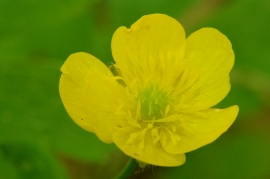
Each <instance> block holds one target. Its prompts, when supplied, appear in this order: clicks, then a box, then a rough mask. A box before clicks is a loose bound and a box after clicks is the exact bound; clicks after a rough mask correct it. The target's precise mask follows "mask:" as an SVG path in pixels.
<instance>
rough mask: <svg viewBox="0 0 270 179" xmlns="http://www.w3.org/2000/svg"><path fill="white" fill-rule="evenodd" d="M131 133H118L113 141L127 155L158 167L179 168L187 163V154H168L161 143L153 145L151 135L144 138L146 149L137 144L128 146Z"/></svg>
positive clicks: (148, 134)
mask: <svg viewBox="0 0 270 179" xmlns="http://www.w3.org/2000/svg"><path fill="white" fill-rule="evenodd" d="M129 135H130V133H123V132H116V133H115V134H114V135H113V141H114V143H115V144H116V145H117V147H118V148H120V149H121V150H122V151H123V152H124V153H125V154H126V155H128V156H131V157H132V158H135V159H137V160H139V161H142V162H145V163H147V164H152V165H156V166H167V167H169V166H179V165H182V164H184V163H185V161H186V156H185V154H170V153H168V152H166V151H165V150H164V149H163V148H162V147H161V146H160V144H159V143H157V144H153V142H152V141H151V135H150V133H147V134H146V135H145V138H144V140H145V141H144V142H145V146H144V149H140V148H139V145H137V144H126V141H127V140H128V138H129Z"/></svg>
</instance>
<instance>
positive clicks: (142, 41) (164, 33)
mask: <svg viewBox="0 0 270 179" xmlns="http://www.w3.org/2000/svg"><path fill="white" fill-rule="evenodd" d="M112 54H113V58H114V60H115V62H116V64H115V65H113V66H111V68H107V67H106V66H105V65H104V64H103V63H102V62H101V61H99V60H98V59H97V58H95V57H93V56H92V55H90V54H87V53H83V52H79V53H75V54H72V55H70V56H69V57H68V59H67V60H66V62H65V63H64V65H63V66H62V68H61V71H62V76H61V79H60V95H61V98H62V101H63V104H64V106H65V108H66V110H67V112H68V113H69V115H70V116H71V118H72V119H73V120H74V121H75V122H76V123H77V124H78V125H79V126H81V127H82V128H83V129H85V130H87V131H90V132H93V133H95V134H96V135H97V136H98V138H99V139H100V140H102V141H103V142H105V143H112V142H114V143H115V144H116V145H117V146H118V147H119V148H120V149H121V150H122V151H123V152H124V153H125V154H126V155H129V156H131V157H133V158H135V159H137V160H139V161H142V162H145V163H148V164H152V165H158V166H179V165H182V164H183V163H184V162H185V160H186V158H185V153H187V152H190V151H192V150H195V149H197V148H199V147H202V146H204V145H206V144H208V143H211V142H213V141H214V140H215V139H217V138H218V137H219V136H220V135H221V134H222V133H223V132H225V131H226V130H227V129H228V128H229V127H230V125H231V124H232V123H233V122H234V120H235V118H236V116H237V114H238V106H231V107H229V108H226V109H217V108H214V107H213V106H215V105H216V104H217V103H219V102H220V101H221V100H222V99H223V98H224V97H225V96H226V95H227V94H228V92H229V90H230V82H229V72H230V70H231V68H232V67H233V63H234V52H233V50H232V47H231V43H230V41H229V40H228V39H227V37H226V36H224V35H223V34H221V33H220V32H219V31H218V30H216V29H213V28H203V29H200V30H198V31H196V32H195V33H193V34H191V35H190V36H189V37H188V38H187V39H186V37H185V32H184V29H183V27H182V26H181V24H180V23H179V22H177V21H176V20H175V19H173V18H171V17H169V16H167V15H163V14H151V15H146V16H143V17H142V18H141V19H139V20H138V21H137V22H135V23H134V24H133V25H132V26H131V28H130V29H128V28H126V27H120V28H118V29H117V30H116V32H115V33H114V35H113V38H112Z"/></svg>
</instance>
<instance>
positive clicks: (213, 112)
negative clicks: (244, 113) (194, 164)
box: [164, 106, 239, 154]
mask: <svg viewBox="0 0 270 179" xmlns="http://www.w3.org/2000/svg"><path fill="white" fill-rule="evenodd" d="M238 111H239V108H238V106H231V107H229V108H226V109H207V110H205V111H202V112H201V114H199V113H197V114H189V115H187V114H186V115H183V118H182V120H181V121H182V122H181V124H180V126H181V127H179V128H178V129H177V132H176V133H177V134H178V135H179V136H180V138H181V140H180V141H179V142H178V143H177V144H176V145H174V144H173V143H172V142H169V143H168V144H167V145H166V146H165V147H164V148H165V150H166V151H168V152H169V153H173V154H178V153H187V152H190V151H192V150H195V149H197V148H199V147H202V146H204V145H206V144H209V143H211V142H213V141H214V140H216V139H217V138H218V137H219V136H220V135H221V134H223V133H224V132H225V131H226V130H227V129H228V128H229V127H230V126H231V125H232V123H233V122H234V120H235V118H236V116H237V114H238ZM202 114H203V115H202ZM200 116H208V118H205V117H200Z"/></svg>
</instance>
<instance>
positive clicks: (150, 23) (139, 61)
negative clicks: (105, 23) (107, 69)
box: [112, 14, 185, 86]
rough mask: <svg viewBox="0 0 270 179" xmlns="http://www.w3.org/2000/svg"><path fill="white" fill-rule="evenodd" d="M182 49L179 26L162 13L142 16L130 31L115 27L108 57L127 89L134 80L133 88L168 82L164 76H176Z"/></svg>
mask: <svg viewBox="0 0 270 179" xmlns="http://www.w3.org/2000/svg"><path fill="white" fill-rule="evenodd" d="M184 47H185V32H184V29H183V27H182V26H181V24H180V23H179V22H178V21H176V20H175V19H173V18H171V17H169V16H167V15H164V14H152V15H146V16H143V17H142V18H141V19H139V20H138V21H137V22H135V23H134V24H133V25H132V26H131V28H130V29H127V28H126V27H120V28H118V29H117V30H116V32H115V33H114V35H113V38H112V54H113V57H114V60H115V61H116V63H117V65H118V67H119V68H120V69H121V72H122V74H123V77H124V79H125V82H126V84H127V85H128V86H129V84H130V83H132V82H133V80H134V79H137V80H138V82H137V85H143V83H144V81H146V80H153V79H154V80H160V81H162V80H163V81H165V79H166V81H168V80H170V79H169V78H170V76H168V74H173V72H177V71H178V73H179V70H178V69H177V68H181V67H180V64H181V62H182V61H181V59H182V57H183V55H184ZM173 75H174V76H175V74H173Z"/></svg>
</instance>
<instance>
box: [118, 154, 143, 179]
mask: <svg viewBox="0 0 270 179" xmlns="http://www.w3.org/2000/svg"><path fill="white" fill-rule="evenodd" d="M137 166H138V163H137V162H136V160H135V159H133V158H130V159H129V161H128V162H127V164H126V166H125V167H124V168H123V170H122V171H121V172H120V173H119V174H118V175H117V176H116V177H114V178H113V179H127V178H129V177H130V176H131V175H132V173H133V172H134V170H135V169H136V168H137Z"/></svg>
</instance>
